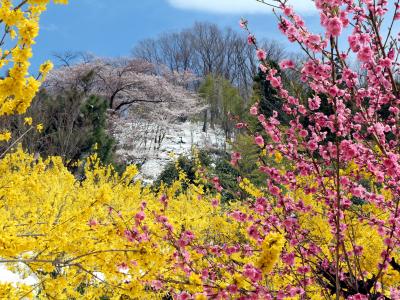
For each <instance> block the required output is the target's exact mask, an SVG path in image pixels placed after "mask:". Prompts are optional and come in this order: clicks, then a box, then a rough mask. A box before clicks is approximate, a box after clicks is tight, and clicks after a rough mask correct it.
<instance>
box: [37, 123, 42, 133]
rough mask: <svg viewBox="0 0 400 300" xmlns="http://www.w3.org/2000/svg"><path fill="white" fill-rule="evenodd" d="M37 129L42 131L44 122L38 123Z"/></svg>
mask: <svg viewBox="0 0 400 300" xmlns="http://www.w3.org/2000/svg"><path fill="white" fill-rule="evenodd" d="M36 130H37V131H38V132H42V131H43V124H37V125H36Z"/></svg>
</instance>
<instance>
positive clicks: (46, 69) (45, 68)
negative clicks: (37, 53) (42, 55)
mask: <svg viewBox="0 0 400 300" xmlns="http://www.w3.org/2000/svg"><path fill="white" fill-rule="evenodd" d="M53 67H54V65H53V63H52V62H51V61H49V60H48V61H46V62H44V63H43V64H42V65H41V66H40V68H39V72H40V73H42V74H44V75H45V74H47V73H49V72H50V71H51V70H52V69H53Z"/></svg>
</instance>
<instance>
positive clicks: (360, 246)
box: [241, 0, 400, 299]
mask: <svg viewBox="0 0 400 300" xmlns="http://www.w3.org/2000/svg"><path fill="white" fill-rule="evenodd" d="M260 2H263V3H265V4H267V5H270V6H271V7H273V10H274V13H275V15H276V16H277V18H278V26H279V29H280V31H281V32H282V33H283V34H284V35H285V36H286V37H287V39H288V40H289V42H291V43H295V44H297V45H298V46H299V47H300V49H302V51H303V52H304V53H305V55H306V60H305V61H304V63H303V64H302V65H300V66H296V65H295V64H294V63H293V62H292V61H290V60H284V61H282V62H280V71H282V72H285V70H288V69H289V70H291V71H294V72H298V73H299V74H300V76H301V77H300V78H301V80H302V82H303V83H304V85H305V87H306V88H307V89H309V90H310V93H309V94H310V95H311V96H310V97H309V98H308V99H299V98H296V97H295V96H293V95H290V94H289V92H288V91H287V89H286V88H285V86H284V84H283V83H282V79H281V77H280V76H279V74H278V70H276V69H274V68H272V67H271V66H270V65H269V64H268V57H266V54H265V51H264V50H263V49H260V48H259V47H258V44H257V41H256V38H255V37H254V36H253V35H252V34H251V32H250V31H249V28H248V24H247V21H246V20H242V21H241V27H243V28H244V29H245V30H246V31H247V32H248V34H249V36H248V42H249V43H250V44H253V45H254V46H255V47H256V49H257V57H258V59H259V60H260V66H259V67H260V69H261V70H262V71H263V72H264V73H265V76H266V79H267V80H268V81H269V83H270V84H271V85H272V87H273V88H275V89H276V90H277V92H278V94H279V96H280V97H281V98H282V99H283V101H284V104H283V113H284V114H285V115H286V116H287V117H289V118H290V126H283V125H282V124H281V123H280V121H279V120H278V119H279V116H278V112H275V113H274V114H273V116H272V117H269V118H267V117H266V116H264V115H262V114H259V112H258V107H257V105H255V106H253V107H252V108H251V111H250V113H251V114H253V115H255V116H256V117H257V118H258V120H259V121H260V124H261V125H262V128H263V132H260V133H255V137H254V141H255V143H256V144H257V145H259V146H260V147H261V148H262V149H265V150H266V152H267V153H270V154H277V155H279V156H281V157H283V161H285V166H286V167H285V168H277V167H274V166H269V165H268V164H267V163H264V162H265V161H266V160H265V159H263V157H260V164H261V166H260V169H261V170H262V171H263V172H265V173H266V174H267V175H268V178H269V179H268V182H267V191H268V192H269V194H271V195H273V196H274V200H273V205H272V206H270V207H268V209H267V210H264V209H262V210H260V211H261V212H262V213H261V214H259V216H258V217H255V220H254V222H253V223H254V224H253V225H252V226H253V231H252V233H253V237H254V238H255V239H258V240H260V241H261V240H263V238H264V235H265V234H267V233H268V232H269V231H275V230H278V231H279V232H280V233H282V234H284V236H285V240H286V244H285V247H284V250H283V251H282V253H281V259H282V261H283V266H282V268H281V269H280V270H279V271H277V272H280V274H281V275H282V276H291V278H292V282H289V283H288V285H287V287H286V288H285V289H282V290H279V291H275V292H276V293H277V294H275V295H278V296H279V297H278V298H285V297H289V296H293V295H290V292H289V291H292V290H293V289H292V288H294V291H295V292H294V294H296V293H298V294H299V295H301V297H302V299H308V298H309V297H310V292H311V291H312V290H313V287H315V286H319V287H320V297H321V298H326V299H330V297H332V296H335V297H336V299H340V298H346V299H400V289H399V287H400V284H399V281H398V279H399V272H400V264H399V263H398V262H399V258H398V257H399V250H400V247H399V246H400V207H399V204H400V203H399V201H400V194H399V192H400V183H399V179H400V165H399V163H400V161H399V159H400V156H399V155H400V148H399V134H400V131H399V113H400V110H399V104H400V102H399V101H400V98H399V84H398V82H397V78H398V72H399V63H398V57H399V48H398V33H397V32H394V31H395V28H396V26H397V25H396V24H397V23H396V21H397V20H398V19H400V13H399V11H398V6H399V5H398V4H399V1H395V3H392V2H391V3H389V1H385V0H379V1H375V0H359V1H353V0H315V1H314V2H315V6H316V8H317V10H318V13H319V16H320V22H321V25H322V30H323V32H324V33H323V34H317V33H313V32H312V31H310V30H309V29H308V28H307V26H306V24H305V22H304V21H303V19H302V18H301V17H300V16H299V15H298V14H296V13H295V11H294V10H293V9H292V7H291V6H290V1H280V0H277V1H270V2H269V3H266V1H260ZM354 65H357V66H358V68H357V69H355V68H354V67H352V66H354ZM322 106H324V107H322ZM305 120H306V121H307V122H305ZM265 138H266V140H264V139H265ZM259 200H260V199H258V200H257V201H259ZM257 201H256V203H257ZM255 208H257V205H255ZM304 216H307V218H306V219H305V218H304ZM252 218H254V216H253V217H252ZM254 232H256V233H254ZM289 249H290V250H289ZM299 263H300V265H299ZM393 279H395V282H394V283H393ZM396 280H397V282H396ZM270 292H272V291H270ZM271 295H272V294H271ZM318 299H320V298H318Z"/></svg>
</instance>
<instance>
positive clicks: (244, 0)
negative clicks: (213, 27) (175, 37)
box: [167, 0, 315, 15]
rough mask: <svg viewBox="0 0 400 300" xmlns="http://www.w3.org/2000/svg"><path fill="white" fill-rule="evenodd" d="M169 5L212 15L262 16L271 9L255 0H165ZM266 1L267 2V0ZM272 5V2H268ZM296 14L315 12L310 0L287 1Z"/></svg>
mask: <svg viewBox="0 0 400 300" xmlns="http://www.w3.org/2000/svg"><path fill="white" fill-rule="evenodd" d="M167 1H168V2H169V4H171V5H172V6H174V7H176V8H179V9H187V10H200V11H206V12H213V13H228V14H241V15H243V14H264V13H271V7H269V6H267V5H265V4H262V3H260V2H257V1H256V0H167ZM267 1H268V0H267ZM269 1H270V3H273V1H272V0H269ZM289 4H290V5H292V6H293V7H294V8H295V9H296V12H298V13H303V14H304V13H306V14H310V13H313V12H315V5H314V4H313V2H312V1H311V0H289Z"/></svg>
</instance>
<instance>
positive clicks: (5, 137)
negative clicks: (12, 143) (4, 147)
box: [0, 131, 11, 142]
mask: <svg viewBox="0 0 400 300" xmlns="http://www.w3.org/2000/svg"><path fill="white" fill-rule="evenodd" d="M10 139H11V132H9V131H5V132H2V133H0V142H4V141H5V142H8V141H9V140H10Z"/></svg>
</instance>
